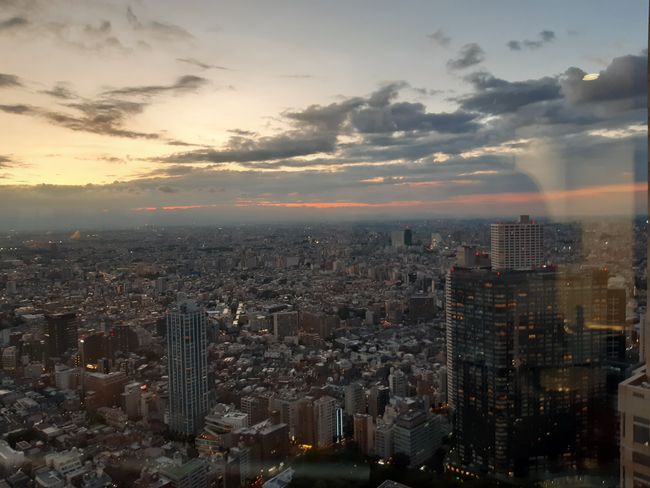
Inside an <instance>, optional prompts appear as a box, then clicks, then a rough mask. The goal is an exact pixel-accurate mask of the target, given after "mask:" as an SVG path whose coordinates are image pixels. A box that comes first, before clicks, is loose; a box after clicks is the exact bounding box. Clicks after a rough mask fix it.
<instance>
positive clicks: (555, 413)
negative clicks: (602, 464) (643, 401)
mask: <svg viewBox="0 0 650 488" xmlns="http://www.w3.org/2000/svg"><path fill="white" fill-rule="evenodd" d="M607 283H608V273H607V271H606V270H594V269H589V270H575V271H569V270H562V271H558V270H550V269H542V270H536V271H505V272H499V271H493V270H489V269H469V268H454V269H452V270H451V271H450V272H449V274H448V276H447V282H446V308H447V371H448V383H449V385H448V387H449V407H450V409H451V411H452V413H453V416H454V433H455V439H456V446H455V452H454V455H455V458H456V461H457V462H458V463H459V464H461V465H463V466H467V467H473V468H475V469H476V470H479V471H484V472H489V473H493V474H496V475H504V476H513V475H514V476H524V475H527V476H542V475H544V474H545V473H547V472H548V471H566V470H571V469H573V468H576V467H580V466H581V465H584V464H585V463H587V462H588V461H589V460H596V459H598V457H599V456H602V455H603V451H602V446H603V444H604V443H605V442H607V443H610V444H611V439H612V437H611V435H613V433H610V434H609V437H608V435H607V432H608V425H610V424H613V419H614V418H615V416H614V411H613V408H614V397H613V396H611V395H609V394H608V391H607V376H608V371H609V370H610V369H611V368H610V366H611V363H612V361H614V360H616V359H620V358H614V357H613V356H612V351H616V350H618V348H616V347H612V345H613V344H616V343H618V342H620V341H624V332H623V325H624V324H621V323H614V322H615V321H616V319H615V317H616V316H617V315H616V314H612V313H608V303H609V301H608V293H609V294H610V295H611V290H608V287H607ZM610 301H611V300H610Z"/></svg>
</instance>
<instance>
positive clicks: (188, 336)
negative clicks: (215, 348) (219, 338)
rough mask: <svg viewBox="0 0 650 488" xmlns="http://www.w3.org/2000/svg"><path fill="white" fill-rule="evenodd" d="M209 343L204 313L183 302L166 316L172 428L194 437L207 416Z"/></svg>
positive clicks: (189, 303) (191, 304)
mask: <svg viewBox="0 0 650 488" xmlns="http://www.w3.org/2000/svg"><path fill="white" fill-rule="evenodd" d="M207 347H208V340H207V320H206V315H205V312H204V311H203V310H202V309H200V308H199V307H198V306H197V305H196V304H194V303H192V302H183V303H180V304H178V306H177V307H176V308H175V309H174V310H172V311H170V312H168V313H167V367H168V371H169V428H170V430H171V431H172V432H175V433H177V434H185V435H193V434H196V433H197V432H198V431H199V429H200V428H201V427H202V426H203V420H204V418H205V416H206V414H207V413H208V408H209V405H208V351H207Z"/></svg>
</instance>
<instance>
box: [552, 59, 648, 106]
mask: <svg viewBox="0 0 650 488" xmlns="http://www.w3.org/2000/svg"><path fill="white" fill-rule="evenodd" d="M647 72H648V56H647V54H641V55H627V56H621V57H618V58H614V59H613V60H612V62H611V63H610V64H609V66H607V67H606V68H605V69H604V70H603V71H601V72H600V75H599V77H598V78H597V79H596V80H592V81H584V80H583V77H584V75H585V74H586V72H585V71H583V70H581V69H580V68H575V67H572V68H569V69H568V70H567V71H566V72H565V73H564V76H563V77H562V78H561V80H560V84H561V87H562V93H563V94H564V96H565V97H566V98H567V100H568V101H569V102H570V103H573V104H585V103H593V102H611V101H622V100H625V99H628V100H629V101H630V102H631V104H632V105H631V106H634V107H637V108H641V107H645V106H646V103H645V99H646V97H647V89H648V86H647Z"/></svg>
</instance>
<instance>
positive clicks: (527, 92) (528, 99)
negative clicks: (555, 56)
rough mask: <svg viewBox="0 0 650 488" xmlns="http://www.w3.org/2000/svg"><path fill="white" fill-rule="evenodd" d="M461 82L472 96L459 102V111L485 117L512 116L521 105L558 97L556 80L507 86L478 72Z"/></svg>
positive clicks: (505, 83)
mask: <svg viewBox="0 0 650 488" xmlns="http://www.w3.org/2000/svg"><path fill="white" fill-rule="evenodd" d="M465 80H466V81H467V82H469V83H470V84H471V85H472V86H473V88H474V92H473V93H471V94H470V95H467V96H465V97H462V98H460V99H459V102H460V106H461V108H463V109H464V110H468V111H476V112H482V113H485V114H504V113H508V112H515V111H516V110H518V109H519V108H520V107H523V106H525V105H529V104H531V103H537V102H543V101H548V100H556V99H559V98H560V97H561V96H562V95H561V93H560V84H559V82H558V80H557V78H552V77H544V78H539V79H536V80H527V81H514V82H510V81H506V80H502V79H499V78H495V77H494V76H492V75H491V74H489V73H486V72H478V73H473V74H471V75H468V76H466V77H465Z"/></svg>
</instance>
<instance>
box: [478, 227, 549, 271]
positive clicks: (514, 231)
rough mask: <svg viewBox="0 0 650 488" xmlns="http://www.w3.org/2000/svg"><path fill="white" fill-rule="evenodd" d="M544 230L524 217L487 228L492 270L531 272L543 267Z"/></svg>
mask: <svg viewBox="0 0 650 488" xmlns="http://www.w3.org/2000/svg"><path fill="white" fill-rule="evenodd" d="M543 245H544V228H543V226H542V225H541V224H537V223H536V222H534V221H532V220H530V217H529V216H528V215H522V216H520V217H519V221H518V222H510V223H498V224H492V225H491V226H490V258H491V263H492V269H494V270H506V269H518V270H524V269H535V268H539V267H541V266H542V265H543V264H544V247H543Z"/></svg>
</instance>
